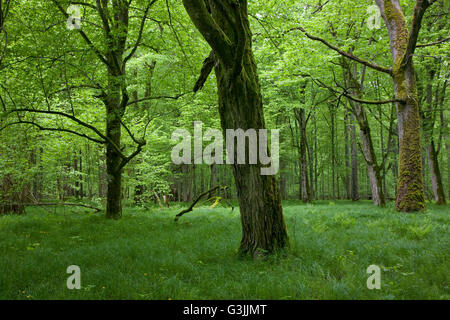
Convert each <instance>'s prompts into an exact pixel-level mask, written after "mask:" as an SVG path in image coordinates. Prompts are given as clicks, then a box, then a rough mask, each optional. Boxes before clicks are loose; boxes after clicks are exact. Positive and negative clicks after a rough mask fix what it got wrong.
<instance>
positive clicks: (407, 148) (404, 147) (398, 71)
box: [376, 0, 430, 212]
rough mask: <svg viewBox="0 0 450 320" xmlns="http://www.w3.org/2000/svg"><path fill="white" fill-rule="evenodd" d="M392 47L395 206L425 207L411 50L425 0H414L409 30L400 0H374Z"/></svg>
mask: <svg viewBox="0 0 450 320" xmlns="http://www.w3.org/2000/svg"><path fill="white" fill-rule="evenodd" d="M376 3H377V5H378V7H379V8H380V11H381V14H382V16H383V19H384V20H385V23H386V26H387V29H388V33H389V42H390V47H391V53H392V59H393V62H394V64H393V68H392V76H393V79H394V92H395V97H396V99H398V100H399V101H401V102H398V103H397V119H398V134H399V153H400V154H399V174H398V184H397V198H396V201H395V207H396V209H397V210H399V211H403V212H412V211H419V210H423V209H424V208H425V195H424V191H423V186H424V184H423V177H422V159H421V151H422V149H421V148H422V141H421V123H420V113H419V112H420V110H419V102H418V96H417V85H416V76H415V70H414V63H413V55H414V50H415V48H416V44H417V37H418V34H419V31H420V26H421V22H422V17H423V14H424V13H425V10H426V9H427V8H428V6H429V5H430V3H429V1H428V0H417V1H416V7H415V8H414V15H413V19H412V27H411V30H410V31H409V30H408V28H407V25H406V19H405V16H404V14H403V10H402V8H401V6H400V3H399V0H376Z"/></svg>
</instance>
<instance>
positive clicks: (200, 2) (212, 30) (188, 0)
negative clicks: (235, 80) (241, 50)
mask: <svg viewBox="0 0 450 320" xmlns="http://www.w3.org/2000/svg"><path fill="white" fill-rule="evenodd" d="M183 5H184V7H185V8H186V11H187V13H188V15H189V17H190V18H191V20H192V22H193V23H194V25H195V26H196V27H197V29H198V31H199V32H200V33H201V34H202V36H203V37H204V38H205V40H206V41H207V42H208V44H209V45H210V46H211V48H212V49H213V50H214V51H215V53H216V55H217V56H218V58H219V59H220V60H221V61H223V62H224V63H226V64H228V65H232V64H233V59H234V56H233V54H232V43H231V41H230V39H229V38H228V37H227V35H226V34H225V32H224V31H223V30H222V29H221V28H220V27H219V26H218V25H217V23H216V22H215V21H214V19H213V17H212V16H211V14H210V13H209V12H208V9H207V8H206V5H205V1H204V0H183Z"/></svg>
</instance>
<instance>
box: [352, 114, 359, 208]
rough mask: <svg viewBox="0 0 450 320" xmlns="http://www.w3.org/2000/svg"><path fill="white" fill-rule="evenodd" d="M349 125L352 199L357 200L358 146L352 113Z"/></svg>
mask: <svg viewBox="0 0 450 320" xmlns="http://www.w3.org/2000/svg"><path fill="white" fill-rule="evenodd" d="M350 120H351V125H350V141H351V149H352V150H351V151H352V200H353V201H358V200H359V190H358V188H359V187H358V147H357V141H356V128H355V124H354V116H353V115H352V116H351V118H350Z"/></svg>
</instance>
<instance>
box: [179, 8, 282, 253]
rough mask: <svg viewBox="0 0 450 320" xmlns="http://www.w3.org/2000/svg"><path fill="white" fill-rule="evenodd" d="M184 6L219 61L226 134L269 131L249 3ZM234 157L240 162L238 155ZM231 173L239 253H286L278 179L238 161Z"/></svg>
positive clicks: (217, 73) (220, 103) (233, 155)
mask: <svg viewBox="0 0 450 320" xmlns="http://www.w3.org/2000/svg"><path fill="white" fill-rule="evenodd" d="M183 3H184V6H185V8H186V10H187V12H188V14H189V16H190V17H191V19H192V21H193V22H194V24H195V25H196V27H197V28H198V29H199V31H200V32H201V33H202V35H203V36H204V37H205V39H206V40H207V41H208V43H209V44H210V45H211V47H212V48H213V50H214V53H215V55H216V57H217V59H218V63H217V64H216V66H215V73H216V78H217V87H218V96H219V113H220V119H221V126H222V129H223V132H224V134H225V132H226V130H227V129H239V128H240V129H243V130H244V131H245V130H248V129H251V128H253V129H264V128H265V123H264V114H263V106H262V97H261V89H260V85H259V81H258V75H257V70H256V64H255V60H254V57H253V52H252V47H251V45H252V39H251V32H250V27H249V21H248V12H247V1H246V0H242V1H239V2H238V1H220V3H218V2H216V1H207V2H205V1H204V0H183ZM236 149H237V148H235V150H236ZM246 154H248V150H246ZM230 157H234V159H235V160H236V159H237V154H236V152H235V153H234V154H231V155H230ZM232 168H233V175H234V179H235V182H236V189H237V196H238V199H239V206H240V212H241V222H242V240H241V245H240V248H239V251H240V253H241V254H250V255H252V256H253V257H258V256H261V255H264V254H266V253H273V252H276V251H279V250H280V249H283V248H285V247H286V246H287V245H288V236H287V231H286V226H285V222H284V218H283V210H282V207H281V198H280V193H279V190H278V183H277V181H276V179H275V176H274V175H261V165H250V164H237V162H236V161H235V162H234V164H233V165H232Z"/></svg>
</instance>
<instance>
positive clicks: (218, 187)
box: [175, 186, 228, 222]
mask: <svg viewBox="0 0 450 320" xmlns="http://www.w3.org/2000/svg"><path fill="white" fill-rule="evenodd" d="M227 188H228V187H222V186H217V187H214V188H212V189H211V190H208V191H205V192H203V193H202V194H201V195H199V196H198V197H197V198H196V199H195V200H194V202H192V204H191V205H190V206H189V208H187V209H184V210H183V211H181V212H180V213H179V214H177V215H176V216H175V222H177V221H178V219H180V218H181V216H182V215H184V214H185V213H188V212H191V211H192V210H194V207H195V205H196V204H197V203H198V202H199V201H200V200H201V199H202V198H203V197H205V196H207V195H208V194H210V193H211V192H214V191H216V190H218V189H227Z"/></svg>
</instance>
